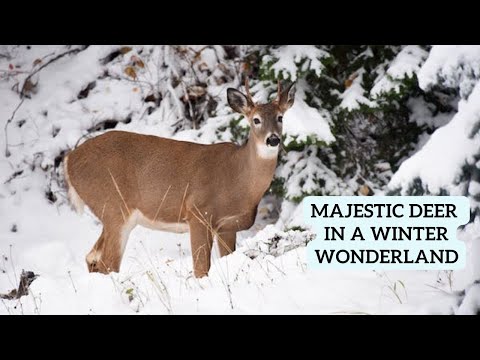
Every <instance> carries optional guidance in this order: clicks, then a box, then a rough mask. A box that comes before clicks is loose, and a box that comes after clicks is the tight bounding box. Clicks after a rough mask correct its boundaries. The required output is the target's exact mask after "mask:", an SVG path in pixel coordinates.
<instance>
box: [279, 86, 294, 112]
mask: <svg viewBox="0 0 480 360" xmlns="http://www.w3.org/2000/svg"><path fill="white" fill-rule="evenodd" d="M295 90H296V88H295V83H294V82H292V83H290V84H289V85H287V86H285V87H284V88H283V90H282V92H281V93H280V99H279V105H280V107H281V108H282V109H283V111H286V110H288V109H290V108H291V107H292V106H293V103H294V101H295Z"/></svg>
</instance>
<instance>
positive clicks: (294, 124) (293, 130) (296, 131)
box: [283, 83, 335, 146]
mask: <svg viewBox="0 0 480 360" xmlns="http://www.w3.org/2000/svg"><path fill="white" fill-rule="evenodd" d="M305 98H306V96H305V91H304V90H303V88H302V83H300V84H297V92H296V96H295V102H294V104H293V106H292V107H291V108H290V109H289V110H288V111H287V112H286V113H285V117H284V121H283V131H284V134H285V141H284V144H285V145H287V146H288V145H289V144H290V143H291V142H292V141H296V142H298V143H301V142H304V141H306V140H307V138H308V137H310V138H312V140H313V141H324V142H326V143H331V142H333V141H335V137H334V136H333V135H332V132H331V131H330V126H329V123H328V121H329V115H328V113H326V112H324V113H321V112H319V111H318V110H317V109H315V108H313V107H311V106H308V104H307V103H306V102H305Z"/></svg>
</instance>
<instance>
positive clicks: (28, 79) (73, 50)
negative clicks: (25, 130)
mask: <svg viewBox="0 0 480 360" xmlns="http://www.w3.org/2000/svg"><path fill="white" fill-rule="evenodd" d="M87 47H88V45H86V46H85V47H83V48H75V49H71V50H68V51H65V52H64V53H61V54H59V55H57V56H55V57H53V58H51V59H50V60H48V61H47V62H46V63H45V64H43V65H42V66H40V67H38V69H36V70H35V71H33V72H32V73H31V74H30V75H28V76H27V78H26V79H25V80H24V82H23V86H22V90H21V91H20V98H21V99H23V98H24V97H25V84H27V83H30V82H31V81H30V79H31V78H32V76H34V75H35V74H37V73H38V72H40V71H41V70H43V69H44V68H46V67H47V66H48V65H50V64H51V63H53V62H55V61H57V60H59V59H61V58H63V57H64V56H67V55H70V54H76V53H79V52H80V51H83V50H85V49H86V48H87Z"/></svg>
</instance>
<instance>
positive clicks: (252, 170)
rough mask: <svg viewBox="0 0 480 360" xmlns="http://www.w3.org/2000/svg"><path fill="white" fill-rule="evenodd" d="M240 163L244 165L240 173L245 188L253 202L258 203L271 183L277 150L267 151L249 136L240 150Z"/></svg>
mask: <svg viewBox="0 0 480 360" xmlns="http://www.w3.org/2000/svg"><path fill="white" fill-rule="evenodd" d="M239 153H240V157H241V159H240V161H241V162H242V163H243V164H244V165H243V166H242V172H244V173H246V174H248V175H247V176H246V178H245V180H246V181H247V188H248V191H249V193H250V195H251V196H253V198H254V200H255V202H259V201H260V200H261V198H262V196H263V195H264V193H265V191H266V190H267V189H268V187H269V186H270V183H271V182H272V179H273V175H274V173H275V168H276V166H277V158H278V149H275V150H273V149H267V148H266V146H265V148H262V147H259V146H257V144H256V143H255V141H254V140H253V138H252V137H251V136H250V137H249V139H248V142H247V143H246V144H244V145H243V146H242V147H241V148H240V151H239Z"/></svg>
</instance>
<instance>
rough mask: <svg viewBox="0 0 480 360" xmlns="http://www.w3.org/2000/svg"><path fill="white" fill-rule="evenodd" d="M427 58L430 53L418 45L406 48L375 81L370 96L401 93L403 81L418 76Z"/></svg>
mask: <svg viewBox="0 0 480 360" xmlns="http://www.w3.org/2000/svg"><path fill="white" fill-rule="evenodd" d="M427 56H428V52H427V51H425V50H424V49H422V48H421V47H420V46H418V45H407V46H405V47H404V48H403V49H402V50H401V51H400V52H399V53H398V54H397V56H396V57H395V59H393V61H392V62H391V63H390V64H389V67H388V70H387V71H386V73H385V74H382V76H379V77H378V78H377V79H376V80H375V85H374V86H373V88H372V90H371V91H370V94H371V95H372V96H373V97H376V96H379V95H381V94H383V93H388V92H390V91H395V92H399V91H400V86H401V80H403V79H404V78H406V77H407V78H412V77H413V76H414V75H416V74H417V73H418V72H419V70H420V68H421V65H422V64H423V62H424V61H425V59H426V58H427Z"/></svg>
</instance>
